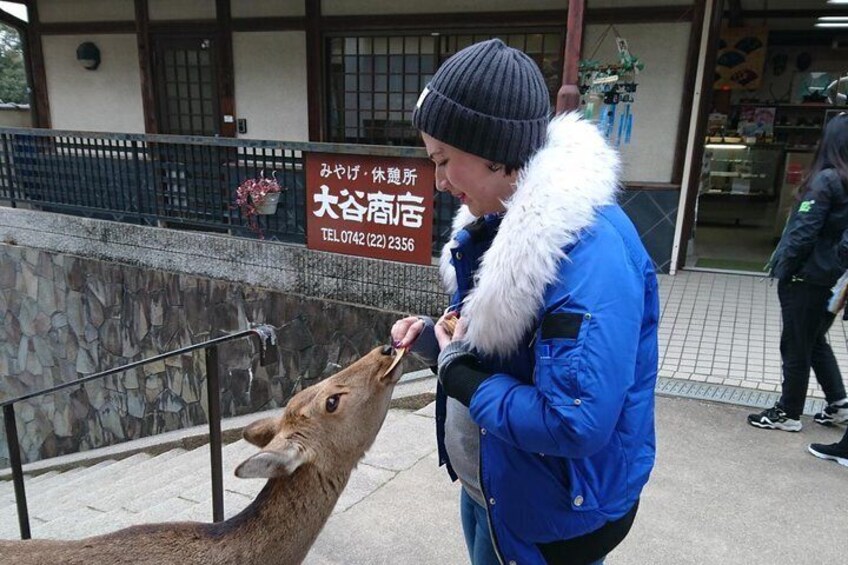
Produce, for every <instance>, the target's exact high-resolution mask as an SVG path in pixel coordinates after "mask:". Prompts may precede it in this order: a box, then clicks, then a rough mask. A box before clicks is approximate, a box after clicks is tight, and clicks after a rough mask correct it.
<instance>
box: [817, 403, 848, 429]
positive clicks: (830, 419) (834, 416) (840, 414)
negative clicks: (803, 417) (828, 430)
mask: <svg viewBox="0 0 848 565" xmlns="http://www.w3.org/2000/svg"><path fill="white" fill-rule="evenodd" d="M813 420H814V421H815V422H816V423H817V424H821V425H822V426H832V425H834V424H844V423H845V422H848V399H843V400H840V401H839V402H834V403H832V404H828V405H827V406H825V407H824V410H822V411H821V412H818V413H817V414H816V415H815V416H813Z"/></svg>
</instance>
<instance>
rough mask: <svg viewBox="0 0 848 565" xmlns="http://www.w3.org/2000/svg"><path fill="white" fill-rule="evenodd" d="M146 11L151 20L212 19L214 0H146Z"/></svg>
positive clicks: (236, 0)
mask: <svg viewBox="0 0 848 565" xmlns="http://www.w3.org/2000/svg"><path fill="white" fill-rule="evenodd" d="M232 1H233V2H238V1H239V0H232ZM148 13H149V15H150V19H151V20H214V19H215V0H148ZM130 19H132V18H130Z"/></svg>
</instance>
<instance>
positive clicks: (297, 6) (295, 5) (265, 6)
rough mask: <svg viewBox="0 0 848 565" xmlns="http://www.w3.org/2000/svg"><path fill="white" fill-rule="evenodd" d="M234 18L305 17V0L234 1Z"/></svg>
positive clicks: (232, 9)
mask: <svg viewBox="0 0 848 565" xmlns="http://www.w3.org/2000/svg"><path fill="white" fill-rule="evenodd" d="M231 11H232V15H233V17H234V18H261V17H274V16H304V15H306V3H305V2H304V1H303V0H233V2H232V8H231Z"/></svg>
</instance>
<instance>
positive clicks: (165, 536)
mask: <svg viewBox="0 0 848 565" xmlns="http://www.w3.org/2000/svg"><path fill="white" fill-rule="evenodd" d="M394 354H395V353H394V352H393V351H391V350H390V349H389V348H377V349H375V350H373V351H371V352H370V353H369V354H368V355H366V356H365V357H363V358H362V359H360V360H359V361H357V362H356V363H354V364H353V365H351V366H349V367H348V368H346V369H344V370H342V371H341V372H339V373H337V374H335V375H333V376H332V377H330V378H329V379H326V380H325V381H322V382H320V383H318V384H316V385H314V386H311V387H309V388H307V389H305V390H303V391H301V392H300V393H298V394H297V395H295V396H294V397H293V398H292V399H291V401H290V402H289V404H288V406H287V408H286V410H285V412H284V414H283V415H282V416H280V417H275V418H265V419H263V420H259V421H257V422H254V423H253V424H251V425H250V426H248V427H247V428H245V430H244V437H245V439H246V440H247V441H249V442H250V443H253V444H254V445H257V446H258V447H260V448H261V450H260V451H259V453H257V454H255V455H253V456H251V457H249V458H248V459H247V460H245V461H244V462H243V463H242V464H241V465H239V466H238V468H237V469H236V475H237V476H239V477H244V478H255V477H265V478H268V479H269V480H268V482H267V483H266V485H265V488H264V489H262V492H260V493H259V495H258V496H257V497H256V499H255V500H254V501H253V502H252V503H251V504H250V506H248V507H247V508H245V509H244V511H242V512H241V513H239V514H238V515H236V516H233V517H232V518H230V519H229V520H226V521H225V522H221V523H218V524H204V523H197V522H180V523H165V524H149V525H141V526H132V527H129V528H126V529H123V530H119V531H116V532H113V533H110V534H106V535H102V536H97V537H92V538H86V539H82V540H76V541H55V540H28V541H0V556H2V561H3V562H4V563H13V564H15V565H47V564H51V565H52V564H59V563H62V564H68V565H75V564H78V565H91V564H95V563H96V564H100V565H113V564H130V563H132V564H154V563H155V564H161V563H176V564H179V565H191V564H198V565H200V564H203V565H209V564H225V563H226V564H230V563H239V564H245V565H246V564H254V563H255V564H267V563H280V564H294V563H300V562H301V561H303V559H304V558H305V557H306V554H307V552H308V551H309V548H310V547H311V546H312V544H313V542H314V541H315V538H317V537H318V533H319V532H320V531H321V528H322V527H323V526H324V523H325V522H326V521H327V518H329V516H330V513H331V512H332V510H333V507H334V506H335V504H336V501H337V499H338V497H339V495H340V494H341V492H342V490H343V489H344V488H345V485H346V484H347V481H348V478H349V477H350V474H351V471H352V470H353V468H354V467H355V466H356V463H357V462H358V461H359V460H360V459H361V458H362V456H363V455H364V454H365V451H366V450H367V449H368V447H370V446H371V444H372V443H373V441H374V438H375V437H376V435H377V432H378V431H379V430H380V427H381V426H382V424H383V419H384V418H385V416H386V412H387V411H388V406H389V401H390V400H391V393H392V389H393V388H394V384H395V383H396V382H397V379H398V378H399V375H400V367H399V366H398V367H395V368H394V369H393V370H392V371H391V372H390V373H388V374H387V370H388V369H389V368H390V366H391V364H392V361H393V360H394V358H393V355H394ZM334 399H335V400H334ZM336 401H337V403H336ZM333 405H335V406H336V407H335V409H334V410H331V407H332V406H333Z"/></svg>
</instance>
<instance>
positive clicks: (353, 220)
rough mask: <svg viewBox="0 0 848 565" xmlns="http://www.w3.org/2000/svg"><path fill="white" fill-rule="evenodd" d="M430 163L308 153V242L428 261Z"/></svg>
mask: <svg viewBox="0 0 848 565" xmlns="http://www.w3.org/2000/svg"><path fill="white" fill-rule="evenodd" d="M434 184H435V181H434V177H433V164H432V163H431V162H430V161H428V160H427V159H417V158H406V157H372V156H368V155H339V154H335V153H307V154H306V209H307V213H306V217H307V219H306V246H307V247H308V248H309V249H317V250H320V251H332V252H333V253H344V254H347V255H358V256H360V257H374V258H377V259H387V260H389V261H402V262H405V263H418V264H419V265H429V264H430V261H431V255H432V245H433V196H434V193H433V187H434Z"/></svg>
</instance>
